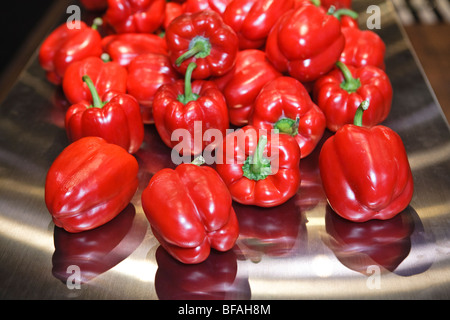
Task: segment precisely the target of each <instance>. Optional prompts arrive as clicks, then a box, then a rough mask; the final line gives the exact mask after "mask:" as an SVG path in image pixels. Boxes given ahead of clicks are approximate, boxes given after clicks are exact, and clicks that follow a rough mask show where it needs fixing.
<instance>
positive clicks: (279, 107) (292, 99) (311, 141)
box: [250, 77, 326, 158]
mask: <svg viewBox="0 0 450 320" xmlns="http://www.w3.org/2000/svg"><path fill="white" fill-rule="evenodd" d="M250 124H251V125H253V126H255V127H256V128H262V129H266V130H268V131H269V130H271V129H278V130H279V131H280V133H285V134H289V135H291V136H293V137H294V138H295V140H296V141H297V143H298V145H299V147H300V151H301V157H302V158H304V157H306V156H308V155H309V154H310V153H311V152H312V151H313V150H314V148H315V147H316V145H317V144H318V143H319V141H320V139H321V138H322V136H323V133H324V131H325V127H326V119H325V115H324V114H323V112H322V110H320V108H319V107H318V106H317V105H316V104H315V103H313V102H312V100H311V98H310V96H309V93H308V91H306V89H305V87H304V86H303V85H302V84H301V83H300V81H298V80H296V79H294V78H292V77H279V78H276V79H274V80H272V81H270V82H269V83H267V84H266V85H265V86H264V87H263V88H262V89H261V91H260V93H259V95H258V97H257V98H256V100H255V104H254V107H253V113H252V116H251V118H250Z"/></svg>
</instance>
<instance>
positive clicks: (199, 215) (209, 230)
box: [142, 163, 239, 264]
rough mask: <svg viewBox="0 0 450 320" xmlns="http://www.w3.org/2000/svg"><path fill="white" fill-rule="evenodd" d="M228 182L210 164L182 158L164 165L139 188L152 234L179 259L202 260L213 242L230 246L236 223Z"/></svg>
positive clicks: (215, 245) (223, 247) (217, 246)
mask: <svg viewBox="0 0 450 320" xmlns="http://www.w3.org/2000/svg"><path fill="white" fill-rule="evenodd" d="M231 203H232V200H231V196H230V193H229V191H228V189H227V186H226V185H225V184H224V183H223V181H222V180H221V179H220V176H219V175H218V174H217V172H216V171H215V170H214V169H212V168H211V167H207V166H197V165H195V164H190V163H189V164H181V165H179V166H177V167H176V168H175V170H172V169H162V170H161V171H159V172H157V173H156V174H155V175H154V176H153V177H152V179H151V180H150V182H149V184H148V186H147V188H145V190H144V191H143V192H142V208H143V209H144V212H145V215H146V217H147V219H148V220H149V222H150V225H151V227H152V230H153V234H154V235H155V237H156V238H157V239H158V240H159V242H160V243H161V245H162V246H163V247H164V248H165V249H166V250H167V251H168V253H170V254H171V255H172V256H173V257H174V258H176V259H177V260H179V261H181V262H183V263H187V264H194V263H200V262H202V261H204V260H205V259H206V258H207V257H208V256H209V253H210V250H211V248H213V249H216V250H218V251H228V250H230V249H231V248H232V247H233V246H234V244H235V241H236V239H237V237H238V235H239V225H238V221H237V218H236V214H235V212H234V210H233V207H232V205H231Z"/></svg>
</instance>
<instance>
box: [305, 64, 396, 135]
mask: <svg viewBox="0 0 450 320" xmlns="http://www.w3.org/2000/svg"><path fill="white" fill-rule="evenodd" d="M336 66H337V68H336V69H334V70H332V71H331V72H329V73H328V74H326V75H325V76H323V77H321V78H319V79H318V80H317V81H316V82H315V83H314V87H313V100H314V101H315V102H316V103H317V105H318V106H319V108H320V109H322V111H323V112H324V113H325V117H326V119H327V128H328V129H329V130H331V131H334V132H335V131H337V130H338V129H339V128H340V127H342V126H343V125H345V124H348V123H352V122H353V118H354V115H355V112H356V110H357V108H358V106H359V105H360V104H361V102H363V101H364V100H369V101H370V108H369V109H368V110H367V111H366V112H364V115H363V125H364V126H373V125H376V124H379V123H381V122H382V121H384V120H385V119H386V118H387V116H388V115H389V112H390V110H391V104H392V96H393V90H392V85H391V82H390V80H389V77H388V76H387V74H386V73H385V72H384V71H383V70H381V69H379V68H377V67H373V66H364V67H360V68H355V67H352V66H346V65H345V64H343V63H341V62H337V63H336Z"/></svg>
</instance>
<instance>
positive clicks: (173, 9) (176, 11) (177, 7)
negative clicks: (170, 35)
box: [162, 1, 184, 30]
mask: <svg viewBox="0 0 450 320" xmlns="http://www.w3.org/2000/svg"><path fill="white" fill-rule="evenodd" d="M183 13H184V8H183V5H182V4H181V3H177V2H172V1H168V2H166V9H165V10H164V21H163V25H162V26H163V29H164V30H166V29H167V27H168V26H169V24H170V23H171V22H172V20H173V19H175V18H176V17H178V16H180V15H182V14H183Z"/></svg>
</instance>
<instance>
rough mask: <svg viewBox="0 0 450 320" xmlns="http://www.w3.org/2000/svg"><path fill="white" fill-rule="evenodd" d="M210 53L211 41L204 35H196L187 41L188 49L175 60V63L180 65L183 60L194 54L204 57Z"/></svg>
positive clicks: (197, 56)
mask: <svg viewBox="0 0 450 320" xmlns="http://www.w3.org/2000/svg"><path fill="white" fill-rule="evenodd" d="M210 53H211V42H209V40H208V39H207V38H205V37H202V36H196V37H194V38H193V39H192V40H191V42H190V43H189V49H188V50H187V51H186V52H185V53H183V54H182V55H181V56H179V57H178V58H177V60H175V64H176V65H177V66H180V64H182V63H183V61H185V60H187V59H189V58H191V57H193V56H195V57H196V58H205V57H207V56H209V54H210Z"/></svg>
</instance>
